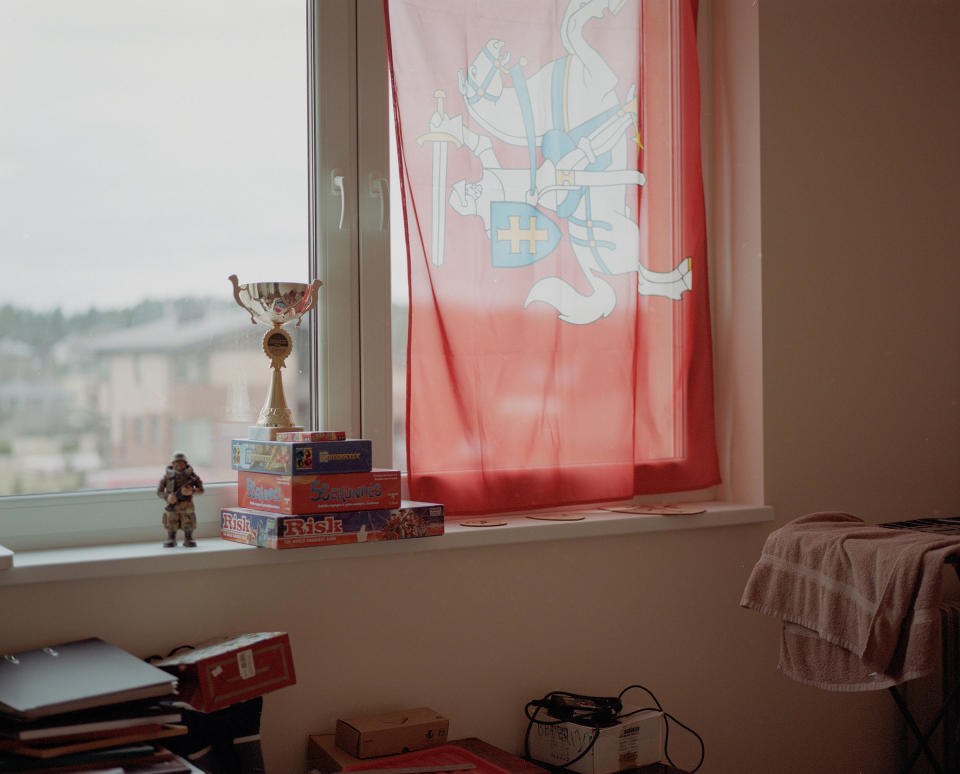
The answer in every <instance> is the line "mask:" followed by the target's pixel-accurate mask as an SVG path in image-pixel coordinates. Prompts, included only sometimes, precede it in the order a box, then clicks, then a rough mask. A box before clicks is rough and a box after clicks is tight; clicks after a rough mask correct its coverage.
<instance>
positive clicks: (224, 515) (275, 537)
mask: <svg viewBox="0 0 960 774" xmlns="http://www.w3.org/2000/svg"><path fill="white" fill-rule="evenodd" d="M442 534H443V506H442V505H440V504H438V503H419V502H411V501H408V500H404V501H403V502H402V503H401V506H400V507H399V508H392V509H382V508H381V509H376V510H370V511H340V512H337V513H316V514H309V515H299V516H293V515H289V516H288V515H283V514H273V513H264V512H263V511H257V510H253V509H250V508H223V509H222V510H221V511H220V537H222V538H224V539H225V540H232V541H234V542H236V543H247V544H248V545H252V546H260V547H261V548H277V549H281V548H309V547H312V546H330V545H342V544H344V543H372V542H377V541H381V540H407V539H410V538H421V537H435V536H439V535H442Z"/></svg>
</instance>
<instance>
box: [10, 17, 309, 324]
mask: <svg viewBox="0 0 960 774" xmlns="http://www.w3.org/2000/svg"><path fill="white" fill-rule="evenodd" d="M304 16H305V12H304V0H84V1H83V2H77V1H76V0H0V267H2V268H3V275H4V282H2V283H0V304H3V303H14V304H17V305H20V306H27V307H31V308H34V309H50V308H54V307H56V306H61V307H62V308H64V310H65V311H77V310H83V309H86V308H88V307H89V306H91V305H98V306H106V307H116V306H122V305H127V304H130V303H135V302H136V301H139V300H141V299H143V298H156V297H160V296H167V297H170V296H182V295H210V294H222V295H223V296H224V297H225V298H229V295H230V286H229V283H228V281H227V276H228V275H229V274H233V273H236V274H237V275H238V276H239V277H240V280H241V282H244V281H257V280H297V281H306V279H307V189H306V180H307V178H306V153H307V150H306V53H305V48H306V47H305V19H304Z"/></svg>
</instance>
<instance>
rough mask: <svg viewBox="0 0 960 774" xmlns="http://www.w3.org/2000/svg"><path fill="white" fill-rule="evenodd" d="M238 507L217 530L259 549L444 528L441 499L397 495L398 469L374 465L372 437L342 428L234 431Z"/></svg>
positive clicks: (226, 513) (392, 537)
mask: <svg viewBox="0 0 960 774" xmlns="http://www.w3.org/2000/svg"><path fill="white" fill-rule="evenodd" d="M231 452H232V453H231V459H232V465H233V468H234V470H236V471H237V503H238V506H237V507H236V508H224V509H222V510H221V512H220V535H221V537H223V538H225V539H226V540H233V541H236V542H239V543H248V544H250V545H255V546H261V547H263V548H303V547H308V546H322V545H332V544H339V543H363V542H374V541H380V540H399V539H406V538H418V537H430V536H435V535H442V534H443V506H442V505H440V504H439V503H419V502H410V501H401V499H400V471H399V470H383V469H375V468H373V463H372V460H373V449H372V442H371V441H369V440H366V439H348V438H347V437H346V433H344V432H343V431H301V432H287V433H284V432H281V433H278V434H277V437H276V440H272V441H261V440H255V439H247V438H237V439H234V440H233V441H232V449H231Z"/></svg>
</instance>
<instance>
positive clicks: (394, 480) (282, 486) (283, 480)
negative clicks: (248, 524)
mask: <svg viewBox="0 0 960 774" xmlns="http://www.w3.org/2000/svg"><path fill="white" fill-rule="evenodd" d="M237 505H238V506H240V507H241V508H253V509H254V510H258V511H267V512H270V513H288V514H295V515H299V514H314V513H327V512H331V511H369V510H374V509H377V508H381V509H390V508H399V507H400V471H399V470H371V471H369V472H366V473H330V474H326V475H306V476H285V475H275V474H273V473H252V472H249V471H245V470H242V471H240V472H239V473H238V474H237Z"/></svg>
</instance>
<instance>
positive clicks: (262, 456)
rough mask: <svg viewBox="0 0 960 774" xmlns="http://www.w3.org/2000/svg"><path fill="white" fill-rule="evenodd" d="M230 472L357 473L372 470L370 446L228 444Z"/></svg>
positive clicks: (346, 443) (242, 440)
mask: <svg viewBox="0 0 960 774" xmlns="http://www.w3.org/2000/svg"><path fill="white" fill-rule="evenodd" d="M230 459H231V460H232V466H233V469H234V470H249V471H255V472H259V473H277V474H284V475H288V476H301V475H305V474H307V473H357V472H365V471H369V470H370V469H371V468H372V467H373V464H372V460H373V444H372V443H371V442H370V441H367V440H363V439H350V440H345V441H313V442H311V441H251V440H249V439H246V438H235V439H234V440H233V441H232V443H231V455H230Z"/></svg>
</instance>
